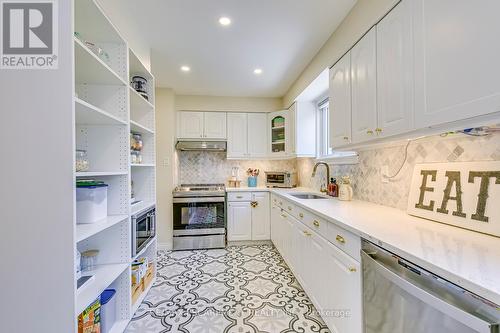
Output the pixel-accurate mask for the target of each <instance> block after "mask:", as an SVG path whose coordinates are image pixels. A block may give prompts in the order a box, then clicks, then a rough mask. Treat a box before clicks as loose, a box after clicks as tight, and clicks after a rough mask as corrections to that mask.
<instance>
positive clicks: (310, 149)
mask: <svg viewBox="0 0 500 333" xmlns="http://www.w3.org/2000/svg"><path fill="white" fill-rule="evenodd" d="M316 110H317V108H316V104H315V103H313V102H303V101H299V102H295V103H293V104H292V106H291V107H290V108H289V109H288V113H289V118H290V126H289V127H288V128H287V129H288V130H289V138H290V155H292V156H293V157H315V156H316Z"/></svg>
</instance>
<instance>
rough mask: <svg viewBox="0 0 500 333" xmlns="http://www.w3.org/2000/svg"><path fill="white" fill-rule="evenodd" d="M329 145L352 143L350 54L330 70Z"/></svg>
mask: <svg viewBox="0 0 500 333" xmlns="http://www.w3.org/2000/svg"><path fill="white" fill-rule="evenodd" d="M329 113H330V115H329V118H330V119H329V122H330V145H331V146H332V147H333V148H338V147H342V146H345V145H347V144H349V143H351V142H352V136H351V54H350V53H347V54H346V55H345V56H343V57H342V59H340V60H339V61H338V62H337V63H336V64H335V66H333V67H332V68H331V69H330V97H329Z"/></svg>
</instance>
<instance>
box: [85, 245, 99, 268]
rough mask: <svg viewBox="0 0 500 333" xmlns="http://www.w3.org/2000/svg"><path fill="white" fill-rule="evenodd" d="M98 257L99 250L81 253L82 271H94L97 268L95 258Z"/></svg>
mask: <svg viewBox="0 0 500 333" xmlns="http://www.w3.org/2000/svg"><path fill="white" fill-rule="evenodd" d="M98 255H99V250H88V251H84V252H82V271H83V272H90V271H93V270H94V269H96V266H97V256H98Z"/></svg>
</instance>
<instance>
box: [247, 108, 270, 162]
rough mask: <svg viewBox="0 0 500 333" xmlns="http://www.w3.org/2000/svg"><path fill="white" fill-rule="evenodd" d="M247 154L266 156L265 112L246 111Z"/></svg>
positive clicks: (255, 156) (266, 132)
mask: <svg viewBox="0 0 500 333" xmlns="http://www.w3.org/2000/svg"><path fill="white" fill-rule="evenodd" d="M247 117H248V128H247V138H248V139H247V141H248V156H249V157H254V158H258V157H267V145H268V140H267V135H268V131H267V113H248V115H247Z"/></svg>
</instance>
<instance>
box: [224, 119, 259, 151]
mask: <svg viewBox="0 0 500 333" xmlns="http://www.w3.org/2000/svg"><path fill="white" fill-rule="evenodd" d="M266 125H267V114H266V113H228V114H227V158H231V159H248V158H262V157H266V156H267V131H266Z"/></svg>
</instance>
